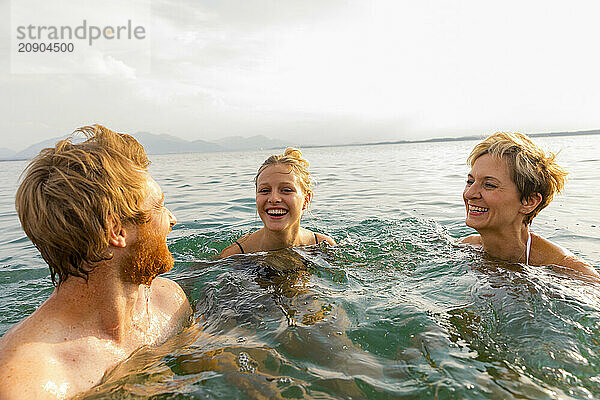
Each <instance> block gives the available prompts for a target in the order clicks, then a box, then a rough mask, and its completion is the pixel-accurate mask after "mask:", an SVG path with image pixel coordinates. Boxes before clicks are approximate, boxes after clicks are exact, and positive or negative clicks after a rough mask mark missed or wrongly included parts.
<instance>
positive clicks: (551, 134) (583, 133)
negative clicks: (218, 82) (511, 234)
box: [0, 130, 600, 162]
mask: <svg viewBox="0 0 600 400" xmlns="http://www.w3.org/2000/svg"><path fill="white" fill-rule="evenodd" d="M587 135H600V130H589V131H575V132H548V133H532V134H528V136H529V137H559V136H587ZM134 137H135V134H134ZM484 137H485V135H471V136H460V137H449V138H432V139H421V140H393V141H383V142H366V143H348V144H323V145H302V146H301V147H302V148H303V149H317V148H325V147H350V146H381V145H389V144H411V143H437V142H463V141H468V140H481V139H483V138H484ZM179 140H181V139H179ZM205 143H210V142H205ZM33 146H35V145H33ZM45 147H48V146H45ZM281 147H282V146H281V145H277V146H269V145H268V144H267V146H265V147H256V148H247V149H223V150H220V151H222V152H234V151H255V150H272V149H280V148H281ZM210 152H214V151H170V152H164V153H160V152H153V151H148V154H149V155H160V154H194V153H210ZM31 158H32V157H16V158H14V157H2V158H0V162H1V161H25V160H29V159H31Z"/></svg>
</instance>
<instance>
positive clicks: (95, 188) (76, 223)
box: [15, 125, 150, 285]
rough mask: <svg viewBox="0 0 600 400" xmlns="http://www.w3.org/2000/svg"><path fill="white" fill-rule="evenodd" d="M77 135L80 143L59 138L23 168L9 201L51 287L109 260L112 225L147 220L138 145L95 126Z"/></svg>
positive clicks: (144, 166) (142, 155)
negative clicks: (47, 272)
mask: <svg viewBox="0 0 600 400" xmlns="http://www.w3.org/2000/svg"><path fill="white" fill-rule="evenodd" d="M76 133H79V134H83V135H84V136H85V137H86V138H87V140H86V141H84V142H82V143H78V144H74V143H72V142H71V139H70V138H69V139H65V140H62V141H60V142H58V144H57V145H56V146H55V147H53V148H47V149H44V150H42V151H41V152H40V154H39V155H38V156H36V157H35V158H34V159H33V160H32V161H31V162H30V163H29V165H28V166H27V168H26V169H25V171H24V173H23V174H24V175H23V178H22V181H21V184H20V186H19V188H18V189H17V194H16V199H15V206H16V209H17V213H18V215H19V219H20V220H21V225H22V226H23V230H24V231H25V233H26V234H27V236H28V237H29V239H31V241H32V242H33V244H34V245H35V246H36V247H37V248H38V250H39V251H40V253H41V255H42V257H43V258H44V260H45V261H46V262H47V263H48V266H49V267H50V274H51V277H52V282H53V283H54V284H55V285H56V284H58V285H60V284H61V283H62V282H64V281H65V280H66V279H67V278H68V277H69V276H77V277H81V278H84V279H87V276H88V274H89V272H90V271H91V270H92V269H93V266H94V264H95V263H97V262H100V261H103V260H107V259H110V258H111V257H112V254H106V253H107V249H108V247H109V238H110V226H111V225H110V224H111V221H114V222H117V223H123V224H125V223H134V224H141V223H144V222H147V221H148V220H149V216H150V214H149V210H143V209H142V208H141V205H142V202H143V200H144V198H145V196H147V193H146V192H147V183H146V182H147V177H146V175H147V172H146V169H147V167H148V165H149V164H150V161H148V157H147V156H146V152H145V151H144V148H143V147H142V145H141V144H139V143H138V142H137V141H136V140H135V139H134V138H133V137H131V136H129V135H126V134H121V133H115V132H113V131H111V130H109V129H106V128H105V127H103V126H100V125H94V126H85V127H83V128H79V129H77V130H76V131H75V132H73V134H76ZM57 275H58V282H57Z"/></svg>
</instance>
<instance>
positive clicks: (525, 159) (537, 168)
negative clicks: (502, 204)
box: [467, 132, 567, 225]
mask: <svg viewBox="0 0 600 400" xmlns="http://www.w3.org/2000/svg"><path fill="white" fill-rule="evenodd" d="M484 154H489V155H491V156H492V157H496V158H502V159H503V160H505V161H506V162H507V164H508V169H509V171H510V174H511V178H512V180H513V182H514V183H515V184H516V185H517V189H518V190H519V193H520V195H521V200H524V199H528V198H529V197H530V196H531V195H533V194H534V193H539V194H541V195H542V201H541V202H540V204H539V205H538V206H537V207H536V208H535V209H534V210H533V211H532V212H530V213H529V214H527V215H526V216H525V220H524V223H525V224H527V225H529V224H530V223H531V221H532V220H533V218H534V217H535V216H536V215H538V213H539V212H540V211H541V210H543V209H544V208H546V207H547V206H548V204H550V202H551V201H552V199H553V198H554V194H555V193H560V192H561V191H562V189H563V188H564V185H565V181H566V176H567V171H566V170H565V169H564V168H562V167H561V166H560V165H558V164H557V163H556V154H554V153H551V152H547V153H545V152H544V151H543V150H542V149H541V148H540V147H538V146H537V145H536V144H535V143H533V142H532V141H531V139H529V138H528V137H527V136H525V135H523V134H521V133H507V132H498V133H495V134H493V135H490V136H488V137H487V138H485V139H484V140H483V141H481V142H480V143H478V144H477V146H475V148H474V149H473V150H472V151H471V154H470V155H469V158H468V159H467V163H468V164H469V165H471V167H472V166H473V164H475V160H477V159H478V158H479V157H481V156H482V155H484Z"/></svg>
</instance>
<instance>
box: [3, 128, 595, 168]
mask: <svg viewBox="0 0 600 400" xmlns="http://www.w3.org/2000/svg"><path fill="white" fill-rule="evenodd" d="M578 135H600V130H591V131H577V132H551V133H533V134H530V135H529V136H531V137H540V136H578ZM69 136H70V135H65V136H61V137H55V138H52V139H48V140H44V141H42V142H39V143H35V144H32V145H31V146H29V147H27V148H26V149H24V150H21V151H19V152H16V151H13V150H11V149H7V148H3V147H1V148H0V161H6V160H28V159H30V158H33V157H35V156H36V155H37V154H38V153H39V152H40V150H42V149H44V148H46V147H53V146H54V145H56V143H57V142H58V141H59V140H62V139H65V138H67V137H69ZM132 136H133V137H135V138H136V139H137V140H138V141H139V142H140V143H141V144H142V145H143V146H144V148H145V149H146V152H147V153H148V154H173V153H209V152H219V151H241V150H263V149H276V148H277V149H283V148H285V147H287V146H289V145H290V143H288V142H284V141H282V140H277V139H270V138H268V137H266V136H263V135H257V136H252V137H248V138H245V137H242V136H228V137H225V138H222V139H219V140H217V141H216V142H207V141H204V140H193V141H189V140H185V139H181V138H178V137H176V136H171V135H164V134H163V135H156V134H153V133H149V132H137V133H134V134H133V135H132ZM478 139H481V136H462V137H454V138H434V139H423V140H398V141H386V142H370V143H353V144H348V145H341V146H362V145H382V144H401V143H428V142H457V141H463V140H478ZM330 146H331V145H319V146H316V145H304V146H302V147H304V148H307V147H310V148H314V147H330ZM336 147H340V145H336Z"/></svg>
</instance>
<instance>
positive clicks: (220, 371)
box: [0, 136, 600, 399]
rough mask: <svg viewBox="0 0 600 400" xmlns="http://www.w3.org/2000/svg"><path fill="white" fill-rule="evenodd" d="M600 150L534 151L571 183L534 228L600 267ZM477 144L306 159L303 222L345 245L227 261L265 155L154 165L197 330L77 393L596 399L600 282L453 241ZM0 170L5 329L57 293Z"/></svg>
mask: <svg viewBox="0 0 600 400" xmlns="http://www.w3.org/2000/svg"><path fill="white" fill-rule="evenodd" d="M599 141H600V139H599V138H598V137H597V136H596V137H594V136H588V137H583V138H578V139H577V140H575V139H574V138H553V139H543V140H540V142H542V144H544V145H546V146H548V147H549V148H551V149H554V150H559V149H562V152H561V154H560V159H561V161H562V162H563V164H565V165H566V166H567V167H568V168H569V170H570V171H571V172H572V173H571V176H570V181H569V183H568V186H567V190H566V193H565V194H564V195H563V196H560V197H557V198H556V199H555V201H554V202H553V203H552V204H551V206H550V207H549V208H548V209H546V210H544V211H543V212H542V213H541V214H540V216H539V217H538V218H536V221H535V222H534V229H535V230H536V232H538V233H540V234H541V235H543V236H545V237H547V238H549V239H551V240H554V241H556V242H558V243H560V244H561V245H564V246H565V247H567V248H569V249H570V250H572V251H573V252H575V253H576V254H578V255H579V256H581V257H583V258H584V259H586V260H587V261H589V262H590V263H592V264H593V265H595V266H596V267H599V266H600V241H599V239H600V228H599V225H600V221H599V220H598V216H599V215H600V212H599V211H600V205H599V203H598V202H597V200H596V199H597V197H598V195H600V190H598V188H597V187H596V186H595V185H597V183H598V182H600V172H599V171H600V168H599V167H600V156H598V154H600V143H598V142H599ZM472 145H473V142H459V143H435V144H411V145H391V146H363V147H348V148H327V149H307V150H306V151H305V155H306V156H307V158H308V159H309V160H310V161H311V168H312V171H313V173H314V174H315V177H316V178H317V180H318V185H317V189H316V194H315V199H314V202H313V204H312V210H311V214H310V215H308V216H307V217H306V218H305V221H304V223H303V224H304V226H305V227H307V228H310V229H313V230H315V231H318V232H324V233H327V234H329V235H331V236H332V237H334V238H335V239H336V241H337V242H338V243H339V246H337V247H327V246H324V245H322V246H311V247H306V248H298V249H290V250H284V251H280V252H274V253H269V254H255V255H240V256H234V257H230V258H228V259H225V260H220V261H215V260H213V259H212V256H213V255H215V254H218V252H219V251H220V250H221V249H222V248H224V247H225V246H227V245H228V244H230V243H231V242H232V241H233V240H235V239H236V238H237V237H238V236H239V235H241V234H243V233H245V232H248V231H249V230H252V229H257V228H258V227H260V220H259V219H258V217H257V216H256V214H255V208H254V194H253V184H252V178H253V175H254V173H255V170H256V168H257V166H258V165H259V164H260V163H261V161H262V160H263V159H264V158H266V156H267V155H268V154H269V152H251V153H223V154H187V155H176V156H154V157H152V160H153V165H152V167H151V172H152V174H153V175H154V176H155V178H156V180H157V181H158V182H159V184H160V185H161V186H162V188H163V190H164V191H165V193H166V197H167V198H166V202H167V206H168V207H169V208H170V209H171V210H172V211H173V212H174V213H175V215H176V216H177V218H178V221H179V223H178V225H176V227H175V229H174V231H173V232H172V233H171V235H170V238H169V248H170V249H171V251H172V252H173V254H174V256H175V259H176V266H175V268H174V270H173V271H171V272H170V273H169V274H168V276H169V277H171V278H173V279H175V280H176V281H177V282H178V283H179V284H180V285H181V286H182V287H183V289H184V290H185V292H186V293H187V294H188V297H189V298H190V300H191V302H192V304H193V307H194V310H195V312H194V316H193V323H192V325H191V327H190V328H188V329H186V330H185V331H183V332H182V333H181V334H179V335H177V336H176V337H173V338H172V339H171V340H169V341H168V342H167V343H165V344H164V345H162V346H160V347H158V348H143V349H140V350H139V351H138V352H136V353H135V354H133V355H132V356H131V357H130V359H128V360H127V361H126V362H124V363H122V364H120V365H119V366H117V367H116V368H115V369H114V370H113V371H111V372H110V373H108V374H107V375H106V377H105V381H104V382H103V383H102V384H101V385H99V386H98V387H97V388H95V389H93V390H92V391H90V392H89V393H87V394H85V396H83V397H85V398H148V397H150V398H160V399H167V398H169V399H171V398H173V399H188V398H190V399H196V398H223V399H230V398H261V397H264V398H275V397H282V398H317V399H331V398H374V399H378V398H381V399H387V398H423V399H430V398H440V399H463V398H467V399H468V398H473V399H476V398H497V399H504V398H540V399H546V398H594V397H600V355H599V354H600V343H599V342H598V338H599V333H600V314H599V312H600V298H599V296H598V294H599V287H598V286H595V285H592V284H589V283H586V282H582V281H577V280H574V279H570V278H567V277H565V276H564V275H561V274H560V272H557V271H553V270H551V269H549V268H530V267H524V266H521V265H518V264H515V265H513V264H505V263H498V262H494V261H490V260H487V259H485V258H484V257H483V255H482V254H480V253H479V252H477V251H474V250H473V249H470V248H468V247H463V246H458V245H456V238H458V237H461V236H463V235H466V234H468V233H471V231H470V230H469V229H468V228H466V227H465V226H464V224H463V219H464V206H463V204H462V199H461V193H462V188H463V186H464V180H465V174H466V172H467V167H466V165H465V164H464V159H465V158H466V155H467V154H468V151H469V149H470V147H472ZM2 164H3V166H5V168H3V169H2V172H1V174H2V186H3V187H2V189H3V190H2V191H1V194H0V221H1V222H2V228H1V229H2V234H3V235H2V238H3V239H2V246H1V250H0V334H3V333H4V332H5V331H6V330H7V329H8V328H9V327H10V326H12V325H13V324H14V323H16V322H17V321H19V320H20V319H22V318H23V317H25V316H26V315H28V314H29V313H31V312H32V311H33V310H34V309H35V308H36V307H37V306H39V304H41V303H42V302H43V300H44V299H45V298H46V297H47V296H48V295H49V294H50V293H51V290H52V287H51V284H50V280H49V277H48V271H47V267H46V266H45V265H44V263H43V261H42V260H41V258H40V257H39V255H38V254H37V252H36V251H35V249H34V248H33V246H32V245H31V243H29V241H28V240H27V239H26V238H25V237H24V234H23V233H22V232H21V231H20V228H19V225H18V219H17V218H16V215H15V212H14V206H13V205H12V202H13V199H14V190H15V189H16V179H17V176H18V174H19V173H20V171H21V170H22V168H23V167H24V165H25V163H22V162H12V163H2Z"/></svg>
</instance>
